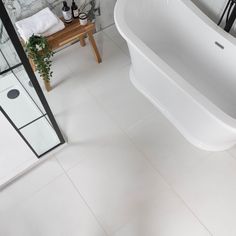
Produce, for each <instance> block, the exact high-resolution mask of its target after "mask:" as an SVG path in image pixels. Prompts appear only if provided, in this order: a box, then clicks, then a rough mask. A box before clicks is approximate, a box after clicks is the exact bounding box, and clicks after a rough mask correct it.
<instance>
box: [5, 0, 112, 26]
mask: <svg viewBox="0 0 236 236" xmlns="http://www.w3.org/2000/svg"><path fill="white" fill-rule="evenodd" d="M62 1H63V0H3V2H4V3H5V6H6V8H7V10H8V12H9V14H10V15H11V18H12V19H13V20H16V19H17V20H19V19H22V18H25V17H27V16H30V15H32V14H34V13H35V12H37V11H39V10H41V9H43V8H44V7H46V6H48V7H50V9H52V11H53V12H54V13H55V14H56V15H58V16H61V15H62V13H61V8H62ZM84 1H87V2H88V1H89V0H75V2H76V3H77V5H78V6H80V5H81V4H82V3H83V2H84ZM71 2H72V1H71V0H67V3H68V5H69V6H70V5H71ZM95 2H96V8H99V9H100V12H101V15H100V16H97V22H98V27H99V28H100V27H101V28H105V27H107V26H108V25H111V24H112V23H114V20H113V10H114V6H115V2H116V0H95ZM96 15H98V11H97V12H96Z"/></svg>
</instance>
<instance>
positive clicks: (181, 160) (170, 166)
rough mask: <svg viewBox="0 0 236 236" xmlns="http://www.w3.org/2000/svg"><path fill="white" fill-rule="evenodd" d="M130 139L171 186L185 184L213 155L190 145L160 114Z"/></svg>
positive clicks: (140, 126)
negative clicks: (203, 162) (177, 183)
mask: <svg viewBox="0 0 236 236" xmlns="http://www.w3.org/2000/svg"><path fill="white" fill-rule="evenodd" d="M128 135H129V136H130V137H131V139H132V140H133V142H134V143H135V144H136V147H137V148H138V149H140V150H141V151H142V152H143V153H144V155H145V156H146V158H147V159H148V160H149V161H150V162H151V163H152V165H153V166H154V167H155V168H156V169H157V170H158V171H160V173H161V174H162V175H163V177H164V178H165V179H166V180H167V181H168V182H169V183H173V182H175V181H176V180H180V181H181V180H182V179H183V178H185V174H186V173H188V172H189V171H190V172H191V169H192V168H195V167H196V165H198V164H199V163H201V162H202V161H204V160H205V158H206V157H207V156H208V155H209V154H210V152H206V151H203V150H200V149H198V148H196V147H194V146H193V145H192V144H190V143H189V142H188V141H186V140H185V138H184V137H183V136H182V135H181V134H180V133H179V132H178V131H177V129H176V128H175V127H174V126H173V125H172V124H171V123H170V122H169V121H168V120H167V119H166V118H165V117H164V116H163V115H162V114H161V113H160V112H158V111H156V112H155V113H153V114H151V115H150V116H149V117H148V118H146V119H144V120H142V121H140V122H139V123H138V124H136V125H134V126H133V127H131V128H130V129H129V130H128Z"/></svg>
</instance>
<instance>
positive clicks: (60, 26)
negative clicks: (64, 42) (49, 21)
mask: <svg viewBox="0 0 236 236" xmlns="http://www.w3.org/2000/svg"><path fill="white" fill-rule="evenodd" d="M64 28H65V25H64V23H63V22H62V21H61V20H60V19H59V18H58V23H57V24H56V25H53V26H52V27H51V28H50V29H49V30H47V31H46V32H43V33H42V36H45V37H47V36H50V35H52V34H55V33H57V32H58V31H61V30H63V29H64Z"/></svg>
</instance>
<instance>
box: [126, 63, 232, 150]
mask: <svg viewBox="0 0 236 236" xmlns="http://www.w3.org/2000/svg"><path fill="white" fill-rule="evenodd" d="M129 75H130V80H131V82H132V84H133V85H134V87H135V88H136V89H137V90H138V91H139V92H141V93H142V94H143V95H144V96H145V97H146V98H147V99H148V100H149V101H150V102H151V103H152V104H153V105H154V106H155V107H157V108H158V109H159V111H160V112H161V113H162V114H163V115H164V116H165V117H166V118H167V119H168V120H169V121H170V122H171V123H172V124H173V125H174V126H175V127H176V128H177V130H178V131H179V132H180V133H181V134H182V135H183V136H184V137H185V139H186V140H187V141H188V142H189V143H191V144H192V145H194V146H195V147H197V148H199V149H202V150H205V151H225V150H227V149H230V148H232V147H233V146H234V145H235V143H230V144H228V145H221V146H219V145H217V146H212V145H207V144H205V143H203V142H201V141H200V140H198V139H197V138H195V137H194V136H193V135H192V134H191V133H190V132H188V131H187V130H186V129H185V128H184V127H183V126H182V125H181V124H180V123H179V122H178V121H177V120H176V119H175V118H174V117H173V116H172V115H171V114H170V112H168V109H166V108H165V107H164V106H163V105H162V104H161V103H160V101H158V99H157V98H156V97H155V96H153V95H151V94H149V93H148V91H145V89H144V88H143V86H142V85H141V84H140V83H139V81H138V80H137V79H136V78H135V74H134V72H133V70H132V66H131V68H130V73H129Z"/></svg>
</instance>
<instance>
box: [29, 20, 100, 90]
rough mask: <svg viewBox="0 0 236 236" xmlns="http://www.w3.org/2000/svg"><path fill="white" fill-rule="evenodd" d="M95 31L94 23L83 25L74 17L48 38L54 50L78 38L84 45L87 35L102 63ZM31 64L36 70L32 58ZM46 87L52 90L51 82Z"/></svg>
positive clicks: (97, 58) (98, 61) (97, 57)
mask: <svg viewBox="0 0 236 236" xmlns="http://www.w3.org/2000/svg"><path fill="white" fill-rule="evenodd" d="M94 32H95V24H94V23H88V24H87V25H85V26H82V25H80V23H79V19H74V20H73V21H72V22H71V23H69V24H66V23H65V28H64V29H63V30H61V31H59V32H57V33H55V34H53V35H51V36H49V37H47V40H48V43H49V45H50V46H51V48H52V49H53V50H56V49H59V48H61V47H63V46H65V45H66V44H69V43H73V42H74V41H77V40H80V45H81V46H82V47H84V46H85V45H86V42H85V37H88V39H89V42H90V44H91V48H92V50H93V53H94V56H95V59H96V61H97V63H101V62H102V59H101V56H100V53H99V51H98V48H97V45H96V41H95V39H94V37H93V34H94ZM30 64H31V66H32V68H33V70H35V66H34V63H33V61H32V60H30ZM45 87H46V90H47V91H50V90H51V85H50V83H47V84H45Z"/></svg>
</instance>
